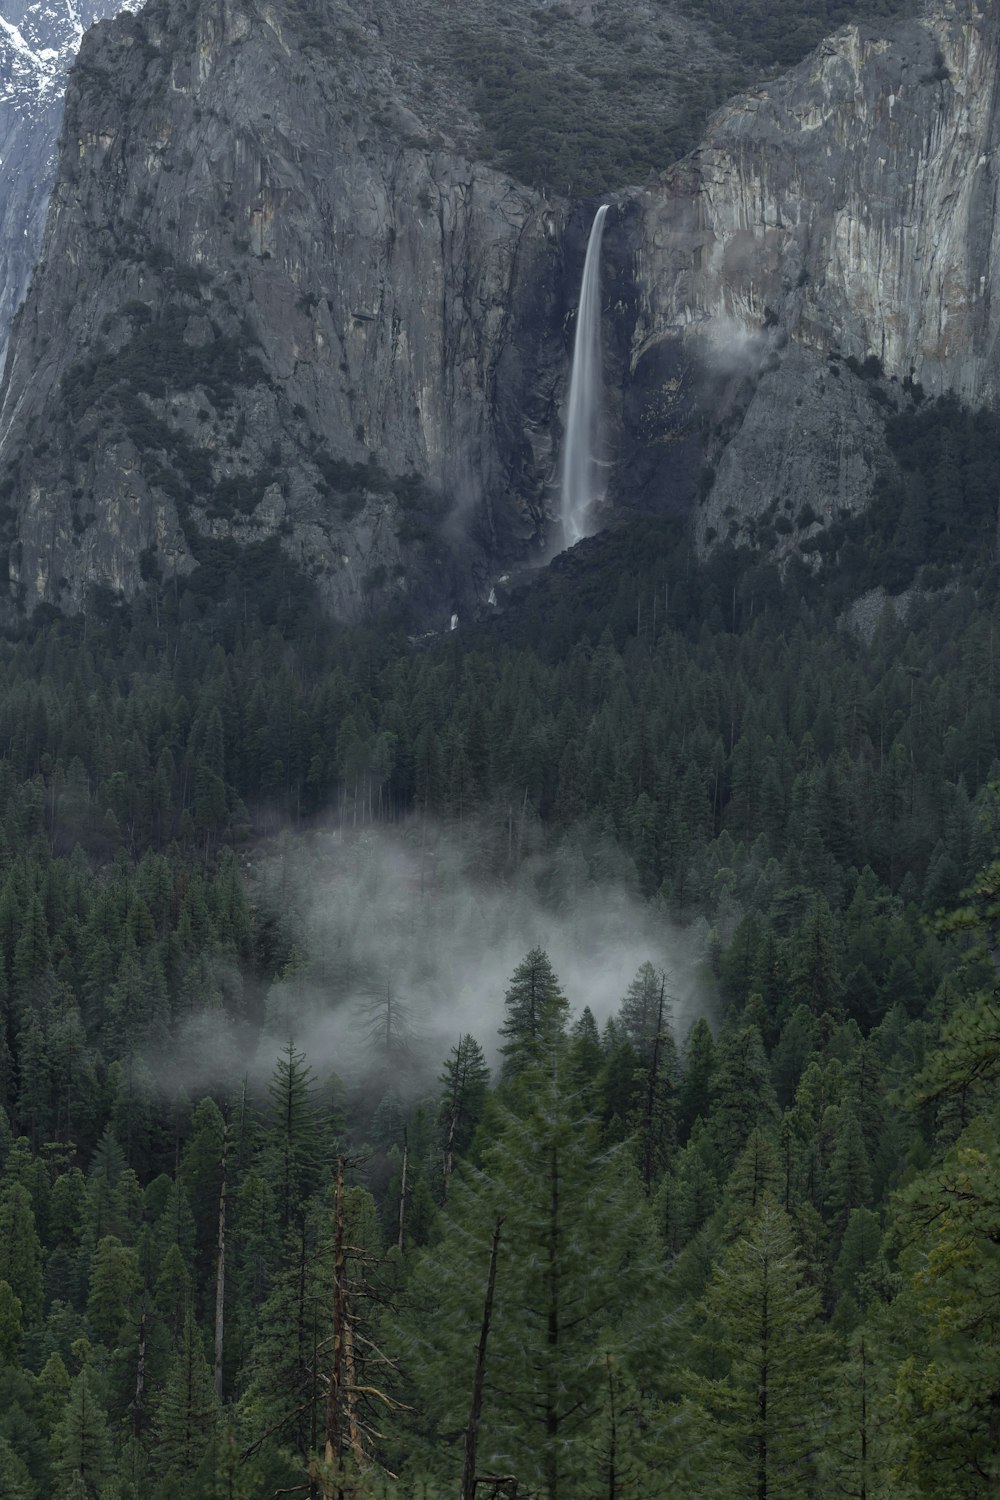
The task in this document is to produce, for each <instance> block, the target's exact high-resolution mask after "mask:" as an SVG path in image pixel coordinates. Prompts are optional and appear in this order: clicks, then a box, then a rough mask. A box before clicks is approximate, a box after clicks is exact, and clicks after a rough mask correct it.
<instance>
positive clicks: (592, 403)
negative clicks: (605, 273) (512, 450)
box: [561, 203, 608, 547]
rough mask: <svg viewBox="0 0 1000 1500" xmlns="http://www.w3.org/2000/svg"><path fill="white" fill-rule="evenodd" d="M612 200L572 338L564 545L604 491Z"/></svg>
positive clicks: (596, 229)
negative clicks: (604, 245)
mask: <svg viewBox="0 0 1000 1500" xmlns="http://www.w3.org/2000/svg"><path fill="white" fill-rule="evenodd" d="M607 212H608V205H607V204H606V203H602V204H601V207H600V208H599V209H598V210H597V213H596V215H595V216H594V223H593V225H592V227H591V230H590V239H589V241H588V242H587V258H586V260H585V261H584V263H583V281H582V283H581V285H580V306H579V309H578V311H577V315H576V335H575V337H574V340H573V365H572V369H571V371H570V378H569V402H568V405H567V410H566V434H565V437H564V440H563V457H562V506H561V518H562V528H563V546H565V547H572V546H573V545H574V543H576V542H578V541H579V540H580V538H581V537H585V536H587V535H588V534H589V531H590V528H591V526H592V524H593V523H592V520H591V508H592V506H593V505H594V503H595V501H597V500H600V499H601V498H602V496H603V494H604V484H603V481H602V479H601V476H600V473H599V465H600V462H601V458H602V454H601V237H602V235H603V234H604V220H605V217H606V215H607Z"/></svg>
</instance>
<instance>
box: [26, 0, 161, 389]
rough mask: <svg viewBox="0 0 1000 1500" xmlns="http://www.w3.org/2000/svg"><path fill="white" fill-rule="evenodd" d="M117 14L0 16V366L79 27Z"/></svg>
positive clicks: (90, 8)
mask: <svg viewBox="0 0 1000 1500" xmlns="http://www.w3.org/2000/svg"><path fill="white" fill-rule="evenodd" d="M122 8H123V7H122V5H121V4H120V3H118V0H85V3H83V4H80V3H77V0H63V3H61V4H58V5H57V4H46V3H45V0H34V3H32V4H24V3H23V0H9V3H7V4H5V5H4V7H3V11H2V13H0V366H2V364H3V358H4V354H5V353H6V349H7V334H8V331H9V329H10V323H11V319H12V318H13V316H14V313H15V311H16V309H17V306H18V304H19V303H20V301H21V299H22V297H23V296H24V293H25V291H26V290H27V286H28V281H29V280H30V278H31V272H32V270H33V269H34V265H35V261H36V260H37V258H38V252H39V249H40V247H41V243H42V235H43V232H44V229H45V211H46V208H47V206H48V201H49V191H50V189H51V187H52V178H53V174H54V172H55V165H56V138H57V136H58V134H59V126H60V124H61V122H62V108H63V91H64V89H65V86H66V74H67V72H68V70H69V67H70V64H71V63H72V61H73V59H74V58H75V56H76V54H77V50H78V48H79V46H80V41H81V39H82V37H83V33H84V31H85V30H86V29H87V27H88V26H92V25H93V23H94V22H95V21H101V20H104V19H105V18H107V17H108V16H113V15H115V14H116V13H117V12H118V11H119V10H121V9H122ZM128 8H129V9H132V8H133V6H131V5H130V6H129V7H128Z"/></svg>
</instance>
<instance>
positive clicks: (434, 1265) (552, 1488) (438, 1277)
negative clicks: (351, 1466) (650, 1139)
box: [401, 1064, 657, 1500]
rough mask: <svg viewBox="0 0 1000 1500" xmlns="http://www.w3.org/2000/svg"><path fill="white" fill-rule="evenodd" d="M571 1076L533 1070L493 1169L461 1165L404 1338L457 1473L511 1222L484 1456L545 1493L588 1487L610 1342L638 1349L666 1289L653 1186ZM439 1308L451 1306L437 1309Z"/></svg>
mask: <svg viewBox="0 0 1000 1500" xmlns="http://www.w3.org/2000/svg"><path fill="white" fill-rule="evenodd" d="M559 1071H560V1070H559V1065H558V1064H557V1065H555V1066H550V1067H549V1068H548V1069H547V1070H544V1071H543V1070H542V1069H541V1068H540V1067H533V1066H530V1065H529V1066H528V1067H527V1068H526V1070H525V1072H524V1073H523V1074H522V1075H521V1079H522V1083H523V1085H524V1088H525V1092H524V1095H523V1097H524V1098H525V1099H530V1107H528V1108H526V1109H525V1112H524V1113H523V1114H514V1113H513V1112H509V1111H508V1112H505V1113H504V1115H503V1117H502V1127H501V1130H500V1133H499V1135H498V1137H497V1139H496V1141H495V1143H494V1144H493V1145H491V1147H490V1148H489V1150H488V1151H487V1153H486V1157H485V1162H484V1169H483V1171H482V1172H481V1173H473V1172H469V1171H463V1172H462V1173H461V1174H459V1180H458V1181H457V1182H456V1184H455V1186H454V1188H453V1192H452V1196H451V1200H450V1208H449V1213H448V1216H447V1218H446V1220H445V1222H444V1224H443V1227H442V1234H441V1238H440V1240H439V1241H438V1243H437V1244H435V1246H434V1247H433V1250H432V1251H431V1252H430V1253H429V1254H428V1255H426V1256H422V1257H421V1258H420V1259H419V1261H418V1262H417V1265H416V1268H415V1271H414V1275H413V1280H412V1282H411V1286H410V1289H409V1295H408V1306H409V1308H410V1311H409V1313H408V1315H407V1316H406V1318H405V1322H404V1328H403V1330H402V1333H401V1342H402V1345H403V1348H404V1350H405V1351H406V1354H407V1363H408V1367H409V1369H410V1374H411V1377H412V1379H413V1381H414V1383H415V1384H416V1386H417V1395H416V1404H417V1406H418V1408H419V1409H420V1410H421V1411H422V1412H425V1413H426V1415H427V1417H428V1418H430V1419H431V1420H432V1421H433V1422H434V1425H435V1428H436V1431H437V1434H438V1436H437V1439H436V1441H435V1444H434V1446H433V1448H432V1449H431V1451H430V1452H429V1454H428V1455H427V1461H428V1462H429V1463H431V1464H432V1465H433V1466H434V1467H435V1468H436V1469H437V1470H439V1471H440V1472H442V1473H449V1472H450V1473H451V1474H452V1476H453V1477H456V1476H457V1474H458V1472H459V1470H460V1469H461V1457H460V1455H459V1454H458V1453H457V1451H455V1442H456V1436H455V1435H458V1434H463V1433H464V1432H465V1430H466V1422H467V1417H468V1410H469V1400H470V1395H471V1392H472V1388H473V1373H474V1367H475V1356H476V1342H477V1337H478V1333H479V1329H480V1326H481V1320H482V1308H483V1287H484V1278H485V1274H486V1267H487V1262H488V1259H489V1249H490V1243H491V1239H492V1236H493V1233H494V1230H495V1226H496V1223H497V1220H498V1219H500V1220H502V1237H501V1242H500V1247H499V1252H498V1259H497V1272H496V1298H495V1305H494V1312H493V1320H492V1328H491V1332H490V1337H489V1348H488V1354H487V1360H488V1363H487V1373H486V1387H485V1392H486V1394H485V1402H484V1406H483V1411H482V1418H481V1424H480V1435H479V1457H480V1465H481V1467H482V1470H483V1472H486V1473H506V1474H511V1473H514V1474H516V1475H517V1477H518V1481H519V1483H520V1485H521V1486H523V1487H526V1488H527V1489H528V1490H531V1491H536V1490H537V1491H539V1492H540V1493H541V1494H542V1495H544V1496H545V1500H571V1497H573V1496H575V1495H577V1494H579V1493H580V1483H581V1481H582V1479H583V1477H584V1475H586V1474H587V1473H588V1465H589V1463H590V1461H591V1460H590V1452H591V1444H592V1443H594V1442H596V1441H597V1435H598V1431H599V1429H600V1420H601V1419H600V1413H601V1409H602V1402H603V1391H604V1385H605V1381H606V1366H605V1357H606V1353H607V1351H608V1350H609V1349H611V1350H614V1349H617V1350H619V1351H620V1352H622V1354H623V1355H624V1356H625V1357H626V1358H628V1356H630V1355H632V1356H635V1355H636V1351H637V1348H638V1347H639V1346H640V1345H643V1344H644V1341H645V1340H646V1338H647V1326H646V1322H647V1315H648V1314H650V1313H651V1312H652V1310H653V1309H654V1308H655V1306H656V1297H657V1266H656V1256H655V1252H654V1250H653V1244H652V1237H651V1220H650V1218H649V1216H648V1213H647V1212H646V1211H645V1207H644V1198H643V1195H642V1191H641V1187H640V1184H639V1182H638V1181H637V1179H636V1178H635V1176H634V1175H633V1173H632V1172H631V1171H630V1170H629V1168H628V1166H627V1164H626V1158H625V1157H624V1156H623V1154H622V1148H619V1149H618V1150H616V1151H612V1152H603V1151H602V1150H601V1147H600V1145H599V1141H598V1138H597V1135H596V1132H595V1127H594V1125H593V1124H592V1123H591V1122H588V1121H587V1120H585V1119H580V1118H579V1117H578V1115H577V1112H576V1108H575V1098H574V1095H573V1094H572V1093H571V1091H570V1090H569V1088H568V1087H567V1086H566V1084H565V1083H564V1082H563V1080H562V1079H561V1077H560V1076H559ZM431 1303H433V1304H435V1305H436V1306H437V1307H438V1309H439V1311H438V1314H437V1316H436V1317H434V1318H433V1319H428V1318H427V1317H426V1308H427V1306H428V1305H430V1304H431ZM409 1440H411V1439H408V1441H409Z"/></svg>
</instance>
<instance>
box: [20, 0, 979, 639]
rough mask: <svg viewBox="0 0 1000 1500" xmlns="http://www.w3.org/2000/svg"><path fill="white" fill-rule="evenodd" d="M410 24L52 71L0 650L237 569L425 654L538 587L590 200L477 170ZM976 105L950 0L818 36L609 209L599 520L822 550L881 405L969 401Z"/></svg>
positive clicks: (330, 14) (469, 121) (292, 32)
mask: <svg viewBox="0 0 1000 1500" xmlns="http://www.w3.org/2000/svg"><path fill="white" fill-rule="evenodd" d="M563 9H567V8H566V7H563ZM477 11H478V7H477V6H472V7H470V12H469V13H470V15H472V16H474V15H475V14H476V13H477ZM577 19H579V18H577ZM585 19H586V18H585ZM443 24H444V23H443V21H442V16H441V12H440V10H439V9H438V8H436V7H434V6H428V5H424V4H418V3H413V4H403V3H399V4H395V5H392V6H389V5H381V4H373V3H372V4H361V3H357V4H353V5H348V4H346V3H340V4H333V5H331V6H327V7H325V8H323V9H322V10H320V9H318V8H315V9H314V8H311V7H310V5H309V3H307V0H273V3H272V0H267V3H264V0H199V3H194V4H192V3H187V0H153V3H152V4H151V5H150V6H149V7H147V9H146V10H145V11H144V12H142V13H141V14H139V15H136V16H130V15H122V16H120V17H119V18H118V19H117V20H115V21H114V22H110V23H106V24H102V25H100V26H98V27H97V28H96V29H95V30H94V32H93V33H91V35H90V36H89V37H88V38H87V39H86V40H85V42H84V46H83V48H82V51H81V54H80V58H79V61H78V64H77V66H76V69H75V72H74V75H73V82H72V85H71V87H70V90H69V94H68V98H67V107H66V117H65V124H64V130H63V137H62V149H61V157H60V165H59V171H58V175H57V180H56V186H55V190H54V193H53V198H52V204H51V208H50V213H49V220H48V227H47V231H46V240H45V247H44V252H43V260H42V264H41V266H40V268H39V272H38V274H37V276H36V278H35V281H34V283H33V286H32V288H31V291H30V293H29V296H28V298H27V301H26V303H25V306H24V308H23V310H22V312H21V314H20V316H19V319H18V322H17V326H16V330H15V334H14V337H13V340H12V347H11V352H10V357H9V360H8V364H7V368H6V374H5V381H4V389H3V393H2V406H0V443H2V448H0V504H2V506H3V511H2V516H3V528H4V541H5V543H6V545H7V547H8V572H9V578H10V593H9V603H8V604H7V605H6V610H7V614H8V616H13V615H14V614H15V613H16V612H17V611H19V610H31V609H33V608H35V607H37V605H39V604H41V603H48V604H52V605H56V606H57V607H60V608H64V609H76V608H79V607H80V606H81V605H82V604H83V602H84V600H85V597H86V593H87V590H88V588H89V587H90V586H91V585H93V584H100V585H104V586H106V587H108V588H111V589H112V590H114V591H116V592H119V593H122V594H124V595H126V596H127V595H129V594H130V593H132V592H133V591H134V590H135V589H137V588H138V587H140V586H141V584H142V582H143V580H144V579H150V578H156V577H158V578H160V579H161V580H167V581H169V580H170V579H171V578H172V577H173V578H182V577H184V576H185V575H188V574H190V573H191V572H192V570H193V569H194V568H196V567H197V565H198V564H199V563H204V562H205V561H206V559H209V558H211V559H214V560H215V561H216V562H218V560H219V559H220V558H221V559H222V560H223V562H224V560H225V558H226V556H227V555H229V553H227V550H226V549H232V548H233V547H235V546H241V547H247V546H252V545H261V544H268V545H271V546H278V547H280V549H281V550H282V552H283V554H285V555H286V556H287V557H288V558H289V559H291V561H293V562H294V563H295V564H296V566H297V567H298V568H300V569H301V570H302V571H303V572H304V573H305V574H306V575H308V576H309V577H310V578H312V579H313V580H314V581H315V583H316V584H317V586H318V588H319V590H320V592H321V594H322V595H323V597H324V598H325V600H326V602H327V605H328V607H329V608H330V609H331V610H332V611H333V612H334V613H336V614H338V615H340V616H342V617H348V618H349V617H356V616H358V615H359V614H360V613H362V612H363V611H364V610H365V609H367V608H369V607H371V606H373V605H381V604H383V603H385V602H387V601H388V600H390V599H392V598H397V599H408V600H409V601H410V602H411V604H412V607H413V608H414V610H415V611H416V613H417V615H418V616H419V617H421V618H423V619H426V620H427V622H428V623H429V624H433V625H437V626H439V625H441V624H443V623H444V621H445V620H446V618H447V616H448V614H450V613H451V611H452V610H453V609H455V608H461V609H464V608H465V607H466V606H467V605H469V604H471V603H472V602H473V601H474V600H475V599H476V598H479V599H482V598H483V597H485V595H486V593H487V592H488V590H489V587H490V582H491V579H492V577H493V575H494V574H495V572H496V571H497V570H499V569H500V568H502V567H503V566H504V565H506V564H507V563H509V562H511V561H518V560H523V559H525V558H530V557H532V556H540V555H543V553H544V548H545V546H546V543H547V537H548V536H549V534H550V533H551V530H552V528H551V513H552V508H553V504H554V499H555V497H554V476H555V472H556V456H557V452H558V445H559V440H560V436H561V429H560V403H561V400H562V396H563V389H564V383H565V376H566V365H567V344H568V329H569V326H570V324H571V314H572V307H573V302H574V299H575V294H576V287H577V283H578V278H579V271H580V266H581V263H582V257H583V249H584V244H585V239H586V234H587V230H588V228H589V223H590V219H591V217H592V214H593V209H594V206H595V201H594V200H590V201H577V202H575V203H573V202H571V201H569V200H568V199H566V198H565V197H564V196H560V195H559V194H558V193H557V192H556V191H555V187H557V186H558V184H555V185H551V186H550V185H543V184H537V185H536V186H534V187H529V186H527V185H526V184H525V183H523V182H520V181H518V180H517V179H516V178H515V177H514V176H512V175H511V174H510V173H509V172H508V171H505V170H503V169H502V164H500V165H498V164H497V162H498V157H497V153H496V151H495V150H492V149H490V147H489V143H488V142H487V141H486V140H485V138H484V134H483V125H482V119H483V117H482V113H481V111H480V112H478V113H477V110H476V109H475V108H473V107H472V102H471V101H472V99H473V94H474V90H472V91H470V90H468V89H466V90H464V91H463V88H462V87H460V86H459V84H458V83H456V74H455V72H454V69H452V70H451V71H450V72H445V71H442V69H441V67H440V66H439V60H440V57H441V55H442V48H443V47H444V45H445V42H446V40H447V38H446V35H445V31H443V30H442V27H443ZM681 40H683V38H680V39H679V38H678V35H677V34H675V33H672V32H669V29H668V32H667V33H664V34H663V35H661V36H660V38H659V42H658V45H659V46H661V47H662V48H663V49H664V51H663V56H664V57H666V56H667V55H668V53H669V52H670V49H674V50H675V51H676V48H677V46H678V45H679V44H680V41H681ZM998 75H1000V47H998V22H997V18H996V15H995V13H994V10H993V8H992V7H991V6H986V5H983V6H979V5H977V4H976V3H975V0H955V3H953V4H951V5H949V6H948V7H947V8H945V9H940V10H937V9H935V10H932V11H930V12H928V13H927V14H926V15H924V16H923V17H922V18H921V19H917V20H909V21H904V22H895V23H892V24H891V25H887V26H886V27H885V28H884V29H883V30H882V31H879V30H878V29H877V28H875V27H872V26H853V27H850V28H847V29H845V30H843V31H841V32H840V33H838V34H837V35H836V36H835V37H833V38H832V39H830V40H829V41H828V42H827V43H825V44H824V45H823V46H822V47H821V48H820V49H819V50H818V51H817V52H815V53H814V54H812V55H811V56H810V57H809V58H808V59H807V60H806V61H805V62H804V63H803V64H802V65H801V66H799V67H798V68H796V69H793V70H792V71H791V72H790V73H788V74H786V75H785V76H784V77H782V78H781V79H778V80H776V81H774V82H772V83H769V84H768V85H766V86H764V87H761V88H760V89H758V90H757V91H756V92H755V93H753V94H750V95H745V96H741V97H738V98H736V99H734V100H733V101H732V102H731V103H730V104H728V105H727V106H725V107H724V108H723V109H722V110H720V111H719V112H718V113H717V114H716V115H715V116H714V117H713V119H712V121H711V123H710V127H709V129H708V130H707V132H706V134H705V137H704V139H703V141H702V143H701V145H700V146H699V147H698V148H697V149H696V150H695V151H694V152H693V153H692V154H691V155H690V156H688V157H687V158H686V159H685V160H684V161H683V162H681V163H680V164H679V165H678V166H676V167H674V168H672V169H670V170H669V171H667V172H666V173H664V174H663V175H662V176H660V177H657V178H651V179H650V180H649V181H648V182H647V184H646V185H645V186H644V187H642V188H625V187H623V188H622V190H621V191H619V192H616V193H614V194H612V195H610V197H611V201H612V203H613V206H614V212H613V213H612V215H610V216H609V225H608V231H607V235H606V248H605V272H604V277H605V280H604V291H605V301H606V315H605V330H606V349H607V370H606V375H607V382H608V388H609V391H610V393H611V397H610V405H611V407H612V418H613V426H614V429H615V440H616V450H615V451H616V453H617V455H618V457H617V463H616V466H615V470H614V473H613V475H612V479H611V485H610V490H609V502H608V508H609V513H611V514H613V513H615V512H618V511H627V510H628V509H629V508H630V507H631V508H641V509H653V510H656V509H665V508H666V509H672V510H675V511H679V512H683V513H687V512H689V511H693V512H694V514H695V516H696V524H697V526H698V529H699V535H700V537H701V539H702V541H703V543H704V544H706V545H707V544H709V543H710V542H711V541H712V539H713V538H714V537H716V536H725V535H729V536H732V537H734V538H739V537H744V536H751V535H753V532H754V527H755V525H756V524H757V522H758V521H759V520H760V519H761V517H765V518H766V517H768V516H773V515H774V514H775V512H776V510H777V509H778V507H781V509H782V511H783V512H787V513H789V514H791V515H794V516H797V517H798V518H799V519H800V521H801V518H802V516H803V515H805V516H807V517H809V520H808V522H807V526H813V525H819V524H821V523H822V521H823V519H825V518H829V517H830V516H832V515H834V514H836V513H837V511H838V510H843V509H845V508H851V507H855V506H859V505H863V504H865V503H866V500H867V498H868V495H869V494H870V491H871V487H872V484H873V482H874V477H875V475H876V474H877V473H878V471H879V469H880V466H884V465H886V464H887V463H889V462H890V460H889V458H888V455H887V453H886V449H885V443H884V435H883V426H884V410H885V408H886V406H887V405H889V406H891V405H893V404H894V403H896V404H898V403H899V402H900V401H902V400H903V399H905V397H904V394H903V388H904V383H905V384H906V385H907V386H912V384H913V382H914V381H918V382H922V383H923V384H924V385H925V386H926V387H927V388H928V389H930V390H943V389H946V388H949V389H950V388H954V389H956V390H958V391H959V392H961V393H962V394H963V395H964V396H965V397H966V398H968V399H969V400H970V401H983V400H988V399H992V397H993V395H994V393H995V391H994V387H995V384H996V380H997V375H996V355H995V345H996V314H995V312H994V310H993V304H992V279H993V271H992V249H993V242H994V239H995V236H996V232H997V228H996V203H995V170H996V148H995V145H994V135H995V133H996V131H997V101H996V79H997V77H998ZM622 128H624V127H622ZM491 163H492V164H491ZM813 517H815V518H816V519H815V520H813V519H812V518H813ZM799 530H800V531H801V526H800V528H799ZM798 534H799V532H796V533H795V535H798ZM793 544H794V543H793V542H792V541H788V542H786V543H785V546H786V547H787V546H791V545H793Z"/></svg>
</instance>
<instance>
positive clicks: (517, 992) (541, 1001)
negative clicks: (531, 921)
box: [500, 948, 569, 1082]
mask: <svg viewBox="0 0 1000 1500" xmlns="http://www.w3.org/2000/svg"><path fill="white" fill-rule="evenodd" d="M504 1010H505V1014H504V1020H503V1023H502V1025H501V1026H500V1035H501V1036H502V1037H505V1038H506V1040H505V1042H504V1045H503V1046H502V1047H501V1048H500V1051H501V1053H502V1055H503V1066H502V1069H501V1074H502V1077H503V1079H504V1081H505V1082H510V1081H512V1080H513V1079H515V1078H517V1077H518V1076H519V1075H520V1074H521V1073H523V1072H524V1070H525V1068H526V1067H528V1066H529V1064H530V1063H532V1062H537V1061H538V1060H539V1058H540V1057H541V1056H542V1055H543V1054H544V1053H545V1051H546V1050H547V1049H549V1048H551V1047H552V1046H553V1045H554V1044H555V1043H556V1042H557V1041H558V1040H559V1038H560V1037H561V1036H562V1034H563V1028H564V1027H565V1024H566V1020H567V1018H568V1016H569V1003H568V1001H567V1000H566V997H565V996H564V995H563V993H562V991H561V990H560V988H559V981H558V979H557V978H556V976H555V974H554V973H553V971H552V965H551V963H550V962H549V959H548V955H547V954H546V953H544V952H543V951H542V949H541V948H532V950H531V952H530V953H528V954H527V956H526V957H525V958H524V959H523V961H522V962H521V963H520V964H518V966H517V968H516V969H515V970H514V972H513V974H512V975H511V978H510V985H509V987H508V989H507V994H506V996H505V999H504Z"/></svg>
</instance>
